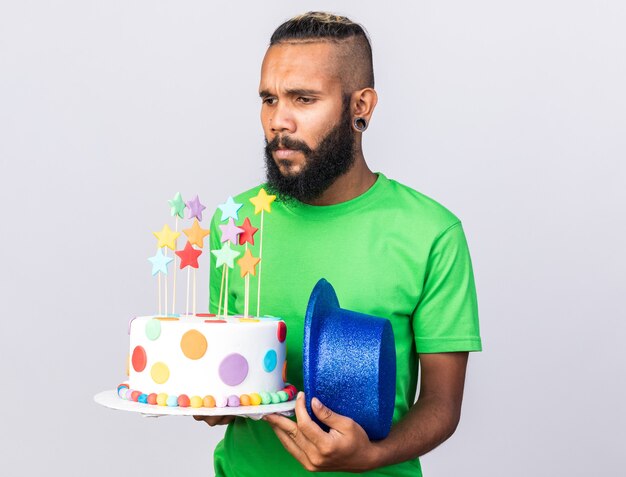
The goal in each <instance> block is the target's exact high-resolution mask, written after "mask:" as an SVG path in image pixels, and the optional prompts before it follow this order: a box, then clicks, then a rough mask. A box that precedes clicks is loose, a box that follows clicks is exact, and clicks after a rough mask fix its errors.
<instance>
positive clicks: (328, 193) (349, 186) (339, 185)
mask: <svg viewBox="0 0 626 477" xmlns="http://www.w3.org/2000/svg"><path fill="white" fill-rule="evenodd" d="M376 178H377V176H376V174H374V173H373V172H372V171H371V170H370V169H369V167H368V166H367V163H366V162H365V158H364V157H363V154H357V157H355V159H354V164H353V165H352V167H351V168H350V169H349V170H348V172H346V173H345V174H344V175H342V176H339V177H338V178H337V180H335V182H333V184H332V185H331V186H330V187H329V188H328V189H326V190H325V191H324V193H323V194H322V195H321V196H320V197H318V198H317V199H315V200H311V201H309V202H307V204H309V205H334V204H340V203H342V202H347V201H349V200H352V199H354V198H355V197H358V196H360V195H361V194H364V193H365V192H367V191H368V190H369V188H370V187H372V186H373V185H374V183H375V182H376Z"/></svg>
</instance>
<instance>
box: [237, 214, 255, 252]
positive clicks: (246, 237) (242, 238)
mask: <svg viewBox="0 0 626 477" xmlns="http://www.w3.org/2000/svg"><path fill="white" fill-rule="evenodd" d="M239 228H240V229H243V232H242V233H240V234H239V245H243V244H244V243H246V242H248V243H249V244H250V245H254V234H255V233H256V232H257V230H259V229H257V228H256V227H253V226H252V224H251V223H250V219H249V218H248V217H246V220H244V221H243V224H241V225H240V226H239Z"/></svg>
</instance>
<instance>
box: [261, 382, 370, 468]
mask: <svg viewBox="0 0 626 477" xmlns="http://www.w3.org/2000/svg"><path fill="white" fill-rule="evenodd" d="M311 408H312V409H313V412H314V413H315V415H316V416H317V418H318V419H319V420H320V421H321V422H323V423H324V424H326V425H327V426H328V427H330V431H329V432H325V431H324V430H323V429H322V428H321V427H320V426H318V425H317V424H316V423H315V422H314V421H313V420H312V419H311V417H310V416H309V414H308V413H307V411H306V406H305V404H304V393H302V392H300V393H298V397H297V398H296V418H297V422H293V421H292V420H291V419H288V418H286V417H283V416H280V415H277V414H270V415H267V416H265V417H264V418H263V419H264V420H265V421H267V422H268V423H269V424H270V425H271V426H272V429H274V432H275V433H276V435H277V436H278V439H280V442H281V443H282V444H283V446H284V447H285V449H287V451H288V452H289V453H290V454H291V455H293V456H294V457H295V458H296V459H298V461H300V463H301V464H302V465H303V466H304V468H305V469H307V470H309V471H344V472H363V471H366V470H370V469H374V468H376V467H377V466H378V464H377V462H376V456H377V452H376V451H377V447H376V444H374V443H372V442H370V440H369V438H368V437H367V434H366V433H365V431H364V430H363V428H362V427H361V426H359V425H358V424H357V423H356V422H354V421H353V420H352V419H350V418H349V417H345V416H341V415H339V414H337V413H335V412H333V411H331V410H330V409H328V408H327V407H326V406H324V405H323V404H322V403H321V402H320V401H319V400H318V399H317V398H315V397H314V398H313V399H312V400H311Z"/></svg>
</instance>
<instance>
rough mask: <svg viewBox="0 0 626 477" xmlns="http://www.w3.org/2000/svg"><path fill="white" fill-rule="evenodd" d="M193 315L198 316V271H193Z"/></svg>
mask: <svg viewBox="0 0 626 477" xmlns="http://www.w3.org/2000/svg"><path fill="white" fill-rule="evenodd" d="M192 301H193V315H194V316H195V315H196V269H195V268H194V269H193V300H192Z"/></svg>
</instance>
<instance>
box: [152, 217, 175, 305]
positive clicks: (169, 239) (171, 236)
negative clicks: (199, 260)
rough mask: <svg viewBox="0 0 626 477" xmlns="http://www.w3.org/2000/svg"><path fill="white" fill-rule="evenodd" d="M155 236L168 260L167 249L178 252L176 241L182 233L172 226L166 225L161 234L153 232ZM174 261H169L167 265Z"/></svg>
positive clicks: (158, 245)
mask: <svg viewBox="0 0 626 477" xmlns="http://www.w3.org/2000/svg"><path fill="white" fill-rule="evenodd" d="M152 233H153V234H154V236H155V237H156V238H157V239H158V241H159V242H158V244H157V247H158V248H163V247H165V258H166V259H167V249H168V248H170V249H172V250H176V239H177V238H178V236H179V235H180V232H174V231H172V229H170V226H169V225H167V224H165V225H164V226H163V229H161V231H160V232H152ZM171 261H172V260H171V259H169V260H167V263H169V262H171ZM165 313H167V271H166V273H165Z"/></svg>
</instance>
